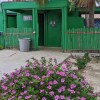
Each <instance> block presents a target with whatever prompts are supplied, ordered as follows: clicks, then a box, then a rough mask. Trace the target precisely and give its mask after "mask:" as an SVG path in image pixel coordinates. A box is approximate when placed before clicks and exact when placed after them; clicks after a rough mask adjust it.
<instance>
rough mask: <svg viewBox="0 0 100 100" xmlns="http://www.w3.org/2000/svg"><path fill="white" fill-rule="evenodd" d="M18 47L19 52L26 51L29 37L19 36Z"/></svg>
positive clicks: (28, 48) (28, 46) (28, 47)
mask: <svg viewBox="0 0 100 100" xmlns="http://www.w3.org/2000/svg"><path fill="white" fill-rule="evenodd" d="M19 49H20V51H21V52H28V51H29V50H30V38H20V39H19Z"/></svg>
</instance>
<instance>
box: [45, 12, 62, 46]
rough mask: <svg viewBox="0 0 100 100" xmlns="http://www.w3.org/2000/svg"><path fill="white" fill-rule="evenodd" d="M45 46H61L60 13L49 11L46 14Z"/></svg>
mask: <svg viewBox="0 0 100 100" xmlns="http://www.w3.org/2000/svg"><path fill="white" fill-rule="evenodd" d="M46 45H47V46H50V47H60V46H61V12H58V11H49V12H48V13H47V33H46Z"/></svg>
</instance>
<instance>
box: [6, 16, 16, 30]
mask: <svg viewBox="0 0 100 100" xmlns="http://www.w3.org/2000/svg"><path fill="white" fill-rule="evenodd" d="M16 27H17V21H16V15H7V28H16Z"/></svg>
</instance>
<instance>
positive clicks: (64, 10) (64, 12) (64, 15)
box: [61, 7, 68, 51]
mask: <svg viewBox="0 0 100 100" xmlns="http://www.w3.org/2000/svg"><path fill="white" fill-rule="evenodd" d="M67 10H68V9H67V7H64V8H62V39H61V41H62V50H63V51H66V50H67V40H66V39H67V38H66V33H67V16H68V15H67V13H68V12H67Z"/></svg>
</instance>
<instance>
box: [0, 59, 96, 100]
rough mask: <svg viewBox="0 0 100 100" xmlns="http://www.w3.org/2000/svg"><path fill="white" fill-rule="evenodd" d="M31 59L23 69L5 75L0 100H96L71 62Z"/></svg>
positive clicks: (89, 87)
mask: <svg viewBox="0 0 100 100" xmlns="http://www.w3.org/2000/svg"><path fill="white" fill-rule="evenodd" d="M52 60H53V59H50V60H49V61H46V59H45V58H44V57H42V59H41V60H40V61H38V60H36V59H34V58H32V60H31V61H27V65H26V67H22V68H20V69H16V70H15V71H14V72H12V73H10V75H8V74H4V78H3V79H2V80H1V81H0V92H1V93H0V100H96V96H95V94H94V93H93V88H92V87H91V86H90V85H89V84H88V83H87V82H86V79H85V78H84V77H82V76H81V75H80V74H79V73H78V72H77V71H76V70H77V69H73V70H72V68H71V62H66V63H62V64H60V65H57V61H56V59H54V60H53V61H52Z"/></svg>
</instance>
